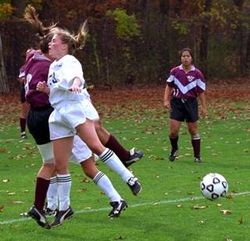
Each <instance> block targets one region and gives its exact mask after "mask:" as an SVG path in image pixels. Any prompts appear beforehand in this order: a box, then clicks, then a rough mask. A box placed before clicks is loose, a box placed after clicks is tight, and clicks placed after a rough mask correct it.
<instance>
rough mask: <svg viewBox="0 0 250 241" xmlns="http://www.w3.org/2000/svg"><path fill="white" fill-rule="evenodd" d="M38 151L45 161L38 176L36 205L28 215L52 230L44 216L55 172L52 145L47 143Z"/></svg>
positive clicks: (39, 147) (39, 146)
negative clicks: (51, 180)
mask: <svg viewBox="0 0 250 241" xmlns="http://www.w3.org/2000/svg"><path fill="white" fill-rule="evenodd" d="M38 149H39V151H40V154H41V157H42V159H43V165H42V167H41V168H40V170H39V172H38V174H37V178H36V187H35V200H34V205H33V207H32V208H31V209H30V210H29V212H28V215H29V216H31V217H32V218H33V219H35V220H36V222H37V223H38V224H39V225H40V226H42V227H44V228H50V226H49V224H48V221H47V219H46V217H45V215H44V212H43V208H44V204H45V200H46V194H47V190H48V187H49V183H50V177H51V175H52V174H53V173H54V171H55V165H54V156H53V151H52V144H51V143H47V144H43V145H38Z"/></svg>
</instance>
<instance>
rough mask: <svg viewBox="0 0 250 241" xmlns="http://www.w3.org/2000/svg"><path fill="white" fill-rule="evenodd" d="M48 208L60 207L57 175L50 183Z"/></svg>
mask: <svg viewBox="0 0 250 241" xmlns="http://www.w3.org/2000/svg"><path fill="white" fill-rule="evenodd" d="M47 208H49V209H51V210H56V209H57V208H58V193H57V179H56V176H54V177H51V178H50V184H49V188H48V191H47Z"/></svg>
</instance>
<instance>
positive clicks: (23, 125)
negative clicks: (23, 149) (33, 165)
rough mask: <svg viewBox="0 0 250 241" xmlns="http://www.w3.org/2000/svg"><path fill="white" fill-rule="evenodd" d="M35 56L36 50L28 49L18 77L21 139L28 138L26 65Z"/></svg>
mask: <svg viewBox="0 0 250 241" xmlns="http://www.w3.org/2000/svg"><path fill="white" fill-rule="evenodd" d="M33 54H34V49H32V48H29V49H27V51H26V53H25V62H24V64H23V66H22V67H21V68H20V72H19V76H18V81H19V83H20V101H21V111H20V115H19V125H20V132H21V133H20V138H21V139H25V138H27V134H26V118H27V114H28V111H29V104H28V103H27V101H26V99H25V89H24V84H25V76H24V68H25V64H26V63H27V62H28V60H29V59H30V58H31V57H32V55H33Z"/></svg>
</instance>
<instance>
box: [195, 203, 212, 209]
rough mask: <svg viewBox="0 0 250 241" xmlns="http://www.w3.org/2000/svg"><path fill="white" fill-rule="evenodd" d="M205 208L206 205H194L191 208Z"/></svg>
mask: <svg viewBox="0 0 250 241" xmlns="http://www.w3.org/2000/svg"><path fill="white" fill-rule="evenodd" d="M205 208H208V206H206V205H198V204H197V205H194V206H193V207H192V209H205Z"/></svg>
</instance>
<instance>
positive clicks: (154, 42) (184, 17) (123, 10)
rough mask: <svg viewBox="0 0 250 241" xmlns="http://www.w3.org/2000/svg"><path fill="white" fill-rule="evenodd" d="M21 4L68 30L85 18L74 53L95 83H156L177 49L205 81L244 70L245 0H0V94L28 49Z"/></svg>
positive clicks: (29, 32)
mask: <svg viewBox="0 0 250 241" xmlns="http://www.w3.org/2000/svg"><path fill="white" fill-rule="evenodd" d="M27 4H32V5H33V6H34V7H35V8H36V9H37V11H38V13H39V17H40V19H41V20H42V21H43V22H45V23H46V24H48V25H49V24H51V23H52V22H53V23H58V25H59V26H62V27H65V28H67V29H70V30H72V31H77V29H78V27H79V25H80V24H81V23H82V22H83V21H84V20H85V19H88V25H89V38H88V41H87V44H86V47H85V48H84V49H83V50H82V51H80V52H77V57H78V58H79V60H80V61H81V62H82V64H83V68H84V74H85V78H86V80H87V82H89V83H93V84H95V85H108V86H112V85H124V84H149V83H164V82H165V77H166V74H167V73H168V72H169V70H170V68H172V67H173V66H175V65H177V64H178V63H179V55H178V51H179V50H180V49H182V48H184V47H190V48H191V49H192V50H193V54H194V58H195V64H196V65H197V66H198V67H199V68H200V69H202V70H203V72H204V73H205V75H206V78H207V79H208V80H209V81H211V82H212V81H214V79H218V78H221V79H223V78H232V77H242V76H249V73H250V71H249V65H250V28H249V26H250V0H220V1H215V0H193V1H188V0H130V1H128V0H127V1H126V0H71V1H60V0H53V1H50V0H33V1H29V0H28V1H27V0H13V1H8V0H6V1H5V0H2V1H0V40H2V49H0V63H2V64H0V67H1V68H0V71H1V74H0V91H1V92H3V89H6V86H8V87H9V89H11V88H14V87H15V86H17V81H15V80H16V78H17V75H18V71H19V68H20V66H21V65H22V63H23V60H24V53H25V51H26V49H27V48H29V47H31V46H33V47H36V45H35V44H36V42H37V41H36V40H37V39H36V37H35V33H34V31H33V29H32V27H31V26H29V24H27V23H26V22H25V21H24V20H23V12H24V9H25V7H26V5H27ZM0 46H1V45H0ZM1 55H2V56H1ZM1 60H2V61H1ZM4 67H5V68H4ZM4 69H5V72H6V74H4ZM4 76H5V77H4Z"/></svg>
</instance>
